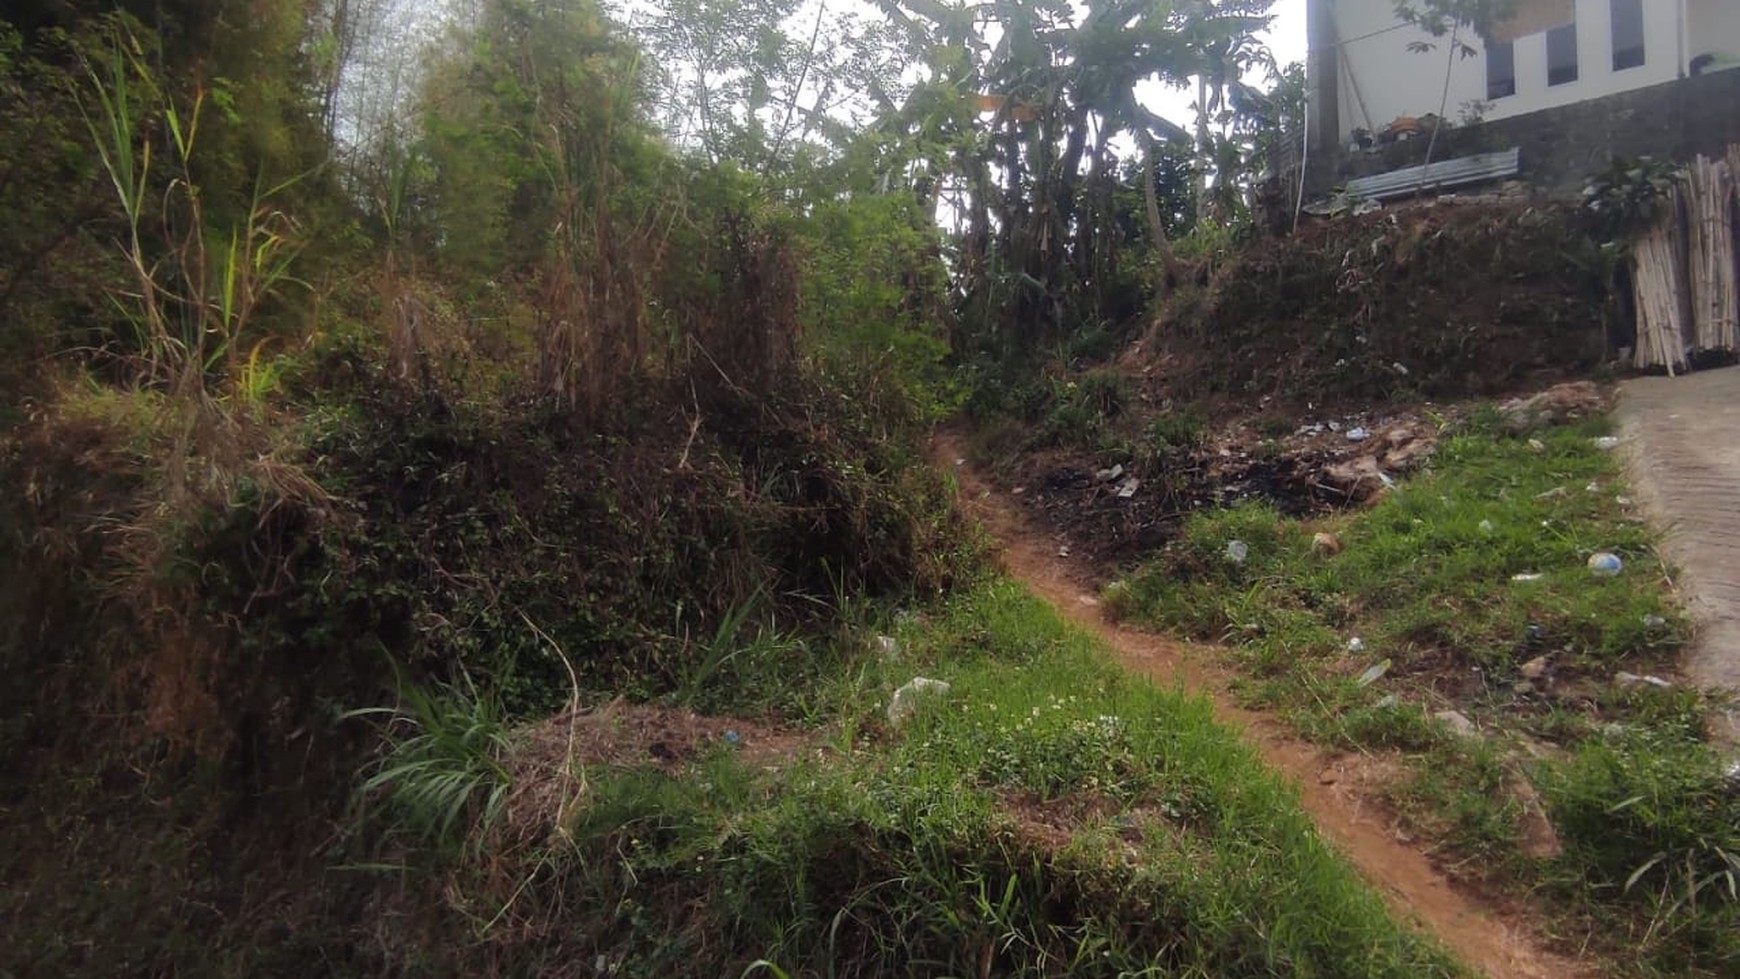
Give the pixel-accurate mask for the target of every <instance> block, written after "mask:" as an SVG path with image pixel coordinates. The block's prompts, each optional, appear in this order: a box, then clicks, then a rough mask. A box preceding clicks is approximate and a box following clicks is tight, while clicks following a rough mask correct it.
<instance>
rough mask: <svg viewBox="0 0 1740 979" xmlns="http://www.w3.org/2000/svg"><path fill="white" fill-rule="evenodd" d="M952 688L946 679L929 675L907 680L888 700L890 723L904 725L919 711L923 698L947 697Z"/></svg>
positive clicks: (897, 725)
mask: <svg viewBox="0 0 1740 979" xmlns="http://www.w3.org/2000/svg"><path fill="white" fill-rule="evenodd" d="M950 689H951V688H950V687H949V684H948V681H946V680H932V679H930V678H928V677H922V676H915V677H913V678H912V679H910V680H908V681H906V683H905V684H903V685H902V686H901V687H900V689H898V690H896V691H894V697H893V698H892V699H890V700H889V701H888V723H890V724H893V725H894V726H895V727H900V726H902V725H904V724H905V723H906V722H907V721H909V720H911V719H912V715H913V714H915V713H917V711H918V704H919V701H921V700H928V699H930V698H933V697H946V696H948V692H949V690H950Z"/></svg>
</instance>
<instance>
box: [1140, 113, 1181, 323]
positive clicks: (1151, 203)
mask: <svg viewBox="0 0 1740 979" xmlns="http://www.w3.org/2000/svg"><path fill="white" fill-rule="evenodd" d="M1142 202H1143V204H1144V205H1146V207H1147V209H1148V233H1149V234H1150V235H1151V236H1152V237H1153V239H1154V254H1156V255H1158V256H1160V268H1161V270H1162V271H1163V272H1164V275H1163V276H1162V278H1161V283H1160V288H1159V289H1158V290H1156V292H1155V296H1156V298H1158V296H1160V295H1161V294H1164V293H1165V291H1166V290H1167V289H1169V288H1171V287H1172V285H1173V284H1174V283H1176V282H1177V281H1178V260H1177V258H1175V257H1174V256H1173V254H1172V242H1171V241H1169V240H1167V238H1166V225H1165V224H1164V223H1163V222H1162V221H1161V220H1160V194H1159V191H1157V190H1155V188H1154V140H1153V139H1149V140H1148V144H1147V147H1146V151H1145V152H1144V153H1143V154H1142Z"/></svg>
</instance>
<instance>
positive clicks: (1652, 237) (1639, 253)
mask: <svg viewBox="0 0 1740 979" xmlns="http://www.w3.org/2000/svg"><path fill="white" fill-rule="evenodd" d="M1684 215H1685V208H1684V204H1683V201H1682V200H1681V194H1680V191H1679V189H1678V188H1675V190H1674V192H1673V194H1672V199H1671V200H1669V201H1668V202H1666V206H1664V207H1663V208H1662V213H1661V215H1660V216H1659V217H1657V218H1656V220H1655V221H1653V222H1651V223H1650V225H1649V227H1648V228H1645V229H1644V230H1643V231H1642V232H1641V233H1639V234H1638V236H1637V238H1636V239H1635V240H1634V241H1632V243H1631V280H1632V285H1633V293H1634V294H1635V297H1636V300H1637V345H1636V347H1635V348H1634V350H1633V354H1632V362H1633V363H1634V364H1635V365H1636V366H1638V367H1640V368H1649V367H1666V368H1667V371H1668V373H1669V374H1674V373H1677V372H1679V371H1683V370H1685V369H1686V345H1687V339H1688V338H1687V335H1686V326H1687V322H1688V320H1689V317H1688V315H1687V310H1686V305H1687V304H1686V290H1685V287H1684V283H1685V281H1686V254H1685V248H1684V245H1683V241H1684V234H1683V229H1684V227H1685V224H1684V222H1685V216H1684Z"/></svg>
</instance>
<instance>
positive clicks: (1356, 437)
mask: <svg viewBox="0 0 1740 979" xmlns="http://www.w3.org/2000/svg"><path fill="white" fill-rule="evenodd" d="M1368 438H1371V433H1370V432H1368V431H1366V430H1365V429H1363V428H1350V429H1348V430H1347V440H1348V441H1349V442H1364V441H1365V440H1366V439H1368Z"/></svg>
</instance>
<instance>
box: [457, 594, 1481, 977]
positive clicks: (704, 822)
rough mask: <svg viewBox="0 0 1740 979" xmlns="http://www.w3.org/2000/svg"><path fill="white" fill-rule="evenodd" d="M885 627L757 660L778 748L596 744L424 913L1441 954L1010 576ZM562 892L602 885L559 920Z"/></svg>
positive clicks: (705, 928)
mask: <svg viewBox="0 0 1740 979" xmlns="http://www.w3.org/2000/svg"><path fill="white" fill-rule="evenodd" d="M891 638H893V639H894V640H895V644H894V645H893V649H894V652H893V653H892V654H891V653H890V652H889V651H888V650H887V649H882V648H878V647H876V646H867V645H866V644H864V643H862V642H859V643H857V644H856V645H855V646H853V647H852V648H851V649H842V650H841V651H840V655H841V656H842V657H843V663H842V666H843V669H840V670H837V671H832V672H831V673H830V675H829V676H827V677H825V678H813V677H810V678H806V677H798V678H791V677H787V678H784V679H780V678H769V680H770V681H771V682H774V683H781V684H783V685H784V686H785V687H787V688H792V689H793V697H794V699H796V698H797V697H798V694H797V691H798V690H801V689H802V688H806V687H809V688H812V689H813V690H814V691H815V694H814V695H819V696H821V697H822V698H824V699H825V700H826V702H827V704H828V712H827V717H826V721H827V725H826V727H824V728H823V729H822V730H821V731H819V732H818V733H817V735H816V736H815V738H814V739H813V742H812V743H813V744H814V747H813V748H810V749H808V750H805V751H803V752H802V753H801V756H799V757H779V758H773V759H770V758H769V757H768V756H766V755H756V754H754V749H755V744H754V742H753V741H752V740H751V741H745V742H743V743H742V744H736V745H734V744H733V743H732V742H729V741H726V742H719V743H717V744H715V745H714V746H713V747H712V748H711V749H710V750H708V751H704V752H703V753H702V754H701V755H700V756H698V757H697V759H696V760H695V761H694V762H693V763H692V766H691V767H688V768H686V769H683V770H680V771H677V772H670V771H662V770H658V769H656V768H652V767H644V766H636V765H624V764H601V765H598V766H595V767H593V768H592V769H590V770H589V771H588V772H587V773H586V778H587V781H586V790H585V795H584V796H583V799H582V801H583V804H581V805H577V806H575V807H574V808H572V809H571V810H568V811H567V815H566V816H565V817H564V816H563V814H562V811H561V810H559V809H557V808H555V807H554V806H546V807H544V808H539V809H537V810H536V811H533V812H529V813H521V814H519V816H518V817H517V818H519V819H522V820H529V821H532V822H534V823H536V824H537V825H538V826H539V827H540V830H541V831H538V832H532V833H530V834H529V836H527V837H524V838H529V839H531V840H533V841H534V842H533V843H532V844H531V845H529V846H528V847H527V848H525V849H522V850H518V851H513V852H510V853H508V854H507V856H506V858H505V864H504V863H502V862H472V863H469V864H465V865H462V866H461V867H459V868H458V869H456V870H453V871H451V873H452V874H453V876H452V877H451V878H450V880H449V884H448V891H449V893H450V894H453V895H455V896H456V897H455V898H454V900H455V901H456V902H457V904H458V906H457V907H455V908H454V909H453V911H452V912H450V913H463V914H465V915H468V916H470V917H471V918H472V920H473V921H474V922H479V923H482V926H481V928H480V929H479V930H478V931H477V932H476V942H475V944H473V945H472V946H470V947H469V949H468V950H467V951H466V952H465V953H464V955H463V958H462V961H464V962H466V963H468V964H469V965H470V966H472V967H474V968H479V969H488V968H509V967H517V968H530V969H533V970H536V969H538V968H542V967H546V966H547V967H554V965H555V963H557V962H561V961H574V960H576V959H578V960H580V961H588V962H590V961H593V960H595V959H599V960H602V961H604V962H606V963H608V966H607V967H608V968H609V969H610V970H611V971H612V972H614V973H615V974H619V975H631V976H640V975H645V976H655V975H670V974H673V973H684V974H693V973H700V974H708V975H731V974H739V973H745V972H746V973H747V974H758V973H765V974H784V975H841V976H872V975H886V974H888V973H890V972H905V971H909V970H913V969H919V970H921V971H927V972H929V971H935V972H937V973H941V974H951V975H960V974H986V973H990V974H997V975H1065V974H1067V975H1090V976H1097V975H1106V976H1115V975H1131V974H1197V973H1200V974H1212V975H1220V976H1245V975H1251V976H1259V975H1262V976H1266V975H1274V974H1277V973H1286V974H1290V975H1359V976H1391V975H1393V976H1434V975H1441V976H1449V975H1455V974H1457V973H1456V971H1455V970H1454V969H1453V968H1452V967H1451V966H1450V965H1449V963H1448V962H1447V961H1446V960H1445V959H1444V958H1443V957H1442V955H1441V954H1439V953H1437V952H1436V951H1434V950H1432V949H1431V948H1430V947H1428V946H1427V945H1426V944H1425V943H1424V942H1423V941H1422V940H1420V939H1419V938H1416V937H1414V936H1412V935H1409V934H1407V933H1405V932H1403V931H1401V930H1399V929H1398V928H1397V926H1396V925H1395V924H1394V923H1392V921H1391V920H1390V919H1389V918H1388V917H1387V916H1386V914H1385V913H1384V911H1383V908H1382V904H1381V902H1380V901H1379V900H1378V898H1377V897H1376V895H1375V894H1373V893H1372V892H1371V891H1369V890H1367V889H1366V888H1365V887H1364V885H1363V884H1361V883H1360V882H1358V881H1357V880H1356V878H1354V877H1353V875H1352V874H1351V872H1350V871H1349V870H1348V869H1347V868H1346V866H1345V865H1343V864H1342V863H1340V862H1339V861H1338V860H1337V859H1336V858H1335V857H1334V856H1333V855H1331V853H1330V852H1329V851H1328V850H1327V849H1326V847H1325V845H1324V844H1323V842H1322V841H1321V840H1320V839H1319V838H1318V837H1317V835H1316V833H1315V831H1314V830H1313V829H1312V827H1311V825H1310V822H1309V821H1308V819H1306V818H1305V816H1304V815H1303V814H1302V813H1301V812H1300V810H1299V809H1298V807H1297V803H1296V801H1295V800H1294V799H1293V797H1292V795H1291V793H1290V792H1289V791H1288V790H1286V789H1284V788H1282V787H1281V785H1280V784H1279V783H1278V782H1277V780H1276V779H1275V778H1274V777H1273V776H1271V775H1269V774H1267V773H1265V772H1263V771H1262V770H1261V767H1260V765H1259V764H1258V763H1257V762H1256V761H1255V759H1254V758H1253V757H1252V756H1251V754H1250V753H1249V752H1248V751H1247V750H1246V749H1244V748H1242V747H1241V746H1240V745H1239V744H1238V743H1237V742H1236V740H1235V739H1234V738H1233V737H1232V736H1231V735H1230V734H1229V733H1228V732H1226V731H1225V730H1224V729H1222V728H1219V727H1217V726H1216V725H1215V724H1214V723H1213V722H1212V720H1211V716H1210V710H1209V708H1208V706H1207V705H1206V704H1205V703H1204V702H1201V701H1194V700H1190V699H1187V698H1185V697H1184V696H1182V695H1180V694H1176V693H1167V692H1163V691H1159V690H1156V689H1154V688H1152V687H1151V686H1149V685H1148V684H1147V683H1146V682H1145V681H1142V680H1138V679H1133V678H1131V677H1129V676H1127V675H1125V674H1123V673H1122V672H1121V671H1119V670H1117V669H1116V668H1115V667H1113V666H1112V665H1111V664H1110V663H1108V662H1107V661H1106V660H1105V659H1103V652H1102V651H1101V650H1099V649H1097V648H1096V647H1095V646H1094V644H1093V643H1092V642H1091V641H1089V640H1088V639H1086V638H1085V637H1083V636H1082V635H1080V634H1078V633H1075V632H1073V631H1071V630H1069V629H1067V628H1066V627H1065V626H1063V625H1062V623H1061V622H1060V620H1059V619H1058V618H1057V616H1056V614H1055V613H1054V612H1053V611H1052V610H1050V609H1048V608H1046V607H1045V606H1044V605H1043V604H1041V603H1040V602H1038V601H1036V600H1035V599H1033V598H1031V597H1029V596H1027V595H1026V594H1025V593H1024V592H1022V591H1021V590H1020V589H1019V588H1018V587H1017V586H1015V585H1013V584H1011V583H1008V582H996V583H992V584H990V585H987V586H985V587H982V588H979V589H975V590H972V591H969V592H966V593H963V594H960V595H958V596H957V597H956V598H954V599H952V600H951V601H950V602H948V603H947V604H946V605H945V606H944V607H942V608H940V609H938V610H937V611H936V612H934V613H933V614H931V615H929V616H927V617H925V618H922V619H921V618H918V617H908V618H907V619H905V620H904V625H902V626H900V627H898V628H896V629H895V630H894V635H893V636H892V637H891ZM915 671H916V672H918V673H921V674H923V675H926V676H932V677H940V678H943V679H946V680H947V681H948V682H949V683H950V684H951V689H950V690H949V692H948V693H947V694H946V695H944V696H941V697H938V698H936V699H933V700H929V701H926V702H924V703H923V704H921V706H920V708H919V710H918V712H917V713H916V715H914V717H913V719H912V720H911V721H910V722H908V724H907V726H906V727H905V728H904V729H902V730H900V731H899V732H898V734H896V732H894V731H892V730H891V729H890V727H889V723H888V721H887V719H886V718H885V716H884V710H883V709H884V707H885V706H886V704H887V698H888V696H889V694H890V692H891V691H892V690H894V689H895V687H897V686H898V685H899V684H901V683H903V682H904V681H905V680H907V679H909V678H910V677H911V676H912V675H913V673H914V672H915ZM552 735H553V736H554V737H555V738H557V739H558V740H559V739H560V737H561V730H560V719H558V722H557V723H556V724H555V725H553V731H552ZM752 759H753V760H752ZM757 761H759V763H760V764H757ZM770 761H771V762H772V763H771V764H769V763H770ZM530 777H533V778H544V777H547V776H545V775H543V774H541V773H530ZM476 832H478V833H482V834H487V833H489V832H491V830H490V829H489V827H487V826H479V827H478V828H477V829H476ZM498 859H499V858H498ZM575 907H590V908H598V909H601V912H600V913H599V914H597V915H594V916H589V917H588V918H586V919H584V920H583V921H581V922H578V924H579V925H580V927H578V928H575V927H574V926H575V924H576V922H575V920H574V918H573V917H572V916H571V913H569V912H565V911H564V910H563V909H565V908H575ZM1348 948H1358V949H1361V950H1362V952H1361V954H1360V955H1358V956H1355V957H1353V958H1351V959H1350V958H1349V957H1348V956H1347V954H1346V950H1347V949H1348ZM758 962H759V963H760V964H757V963H758ZM775 970H778V971H777V972H776V971H775Z"/></svg>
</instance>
